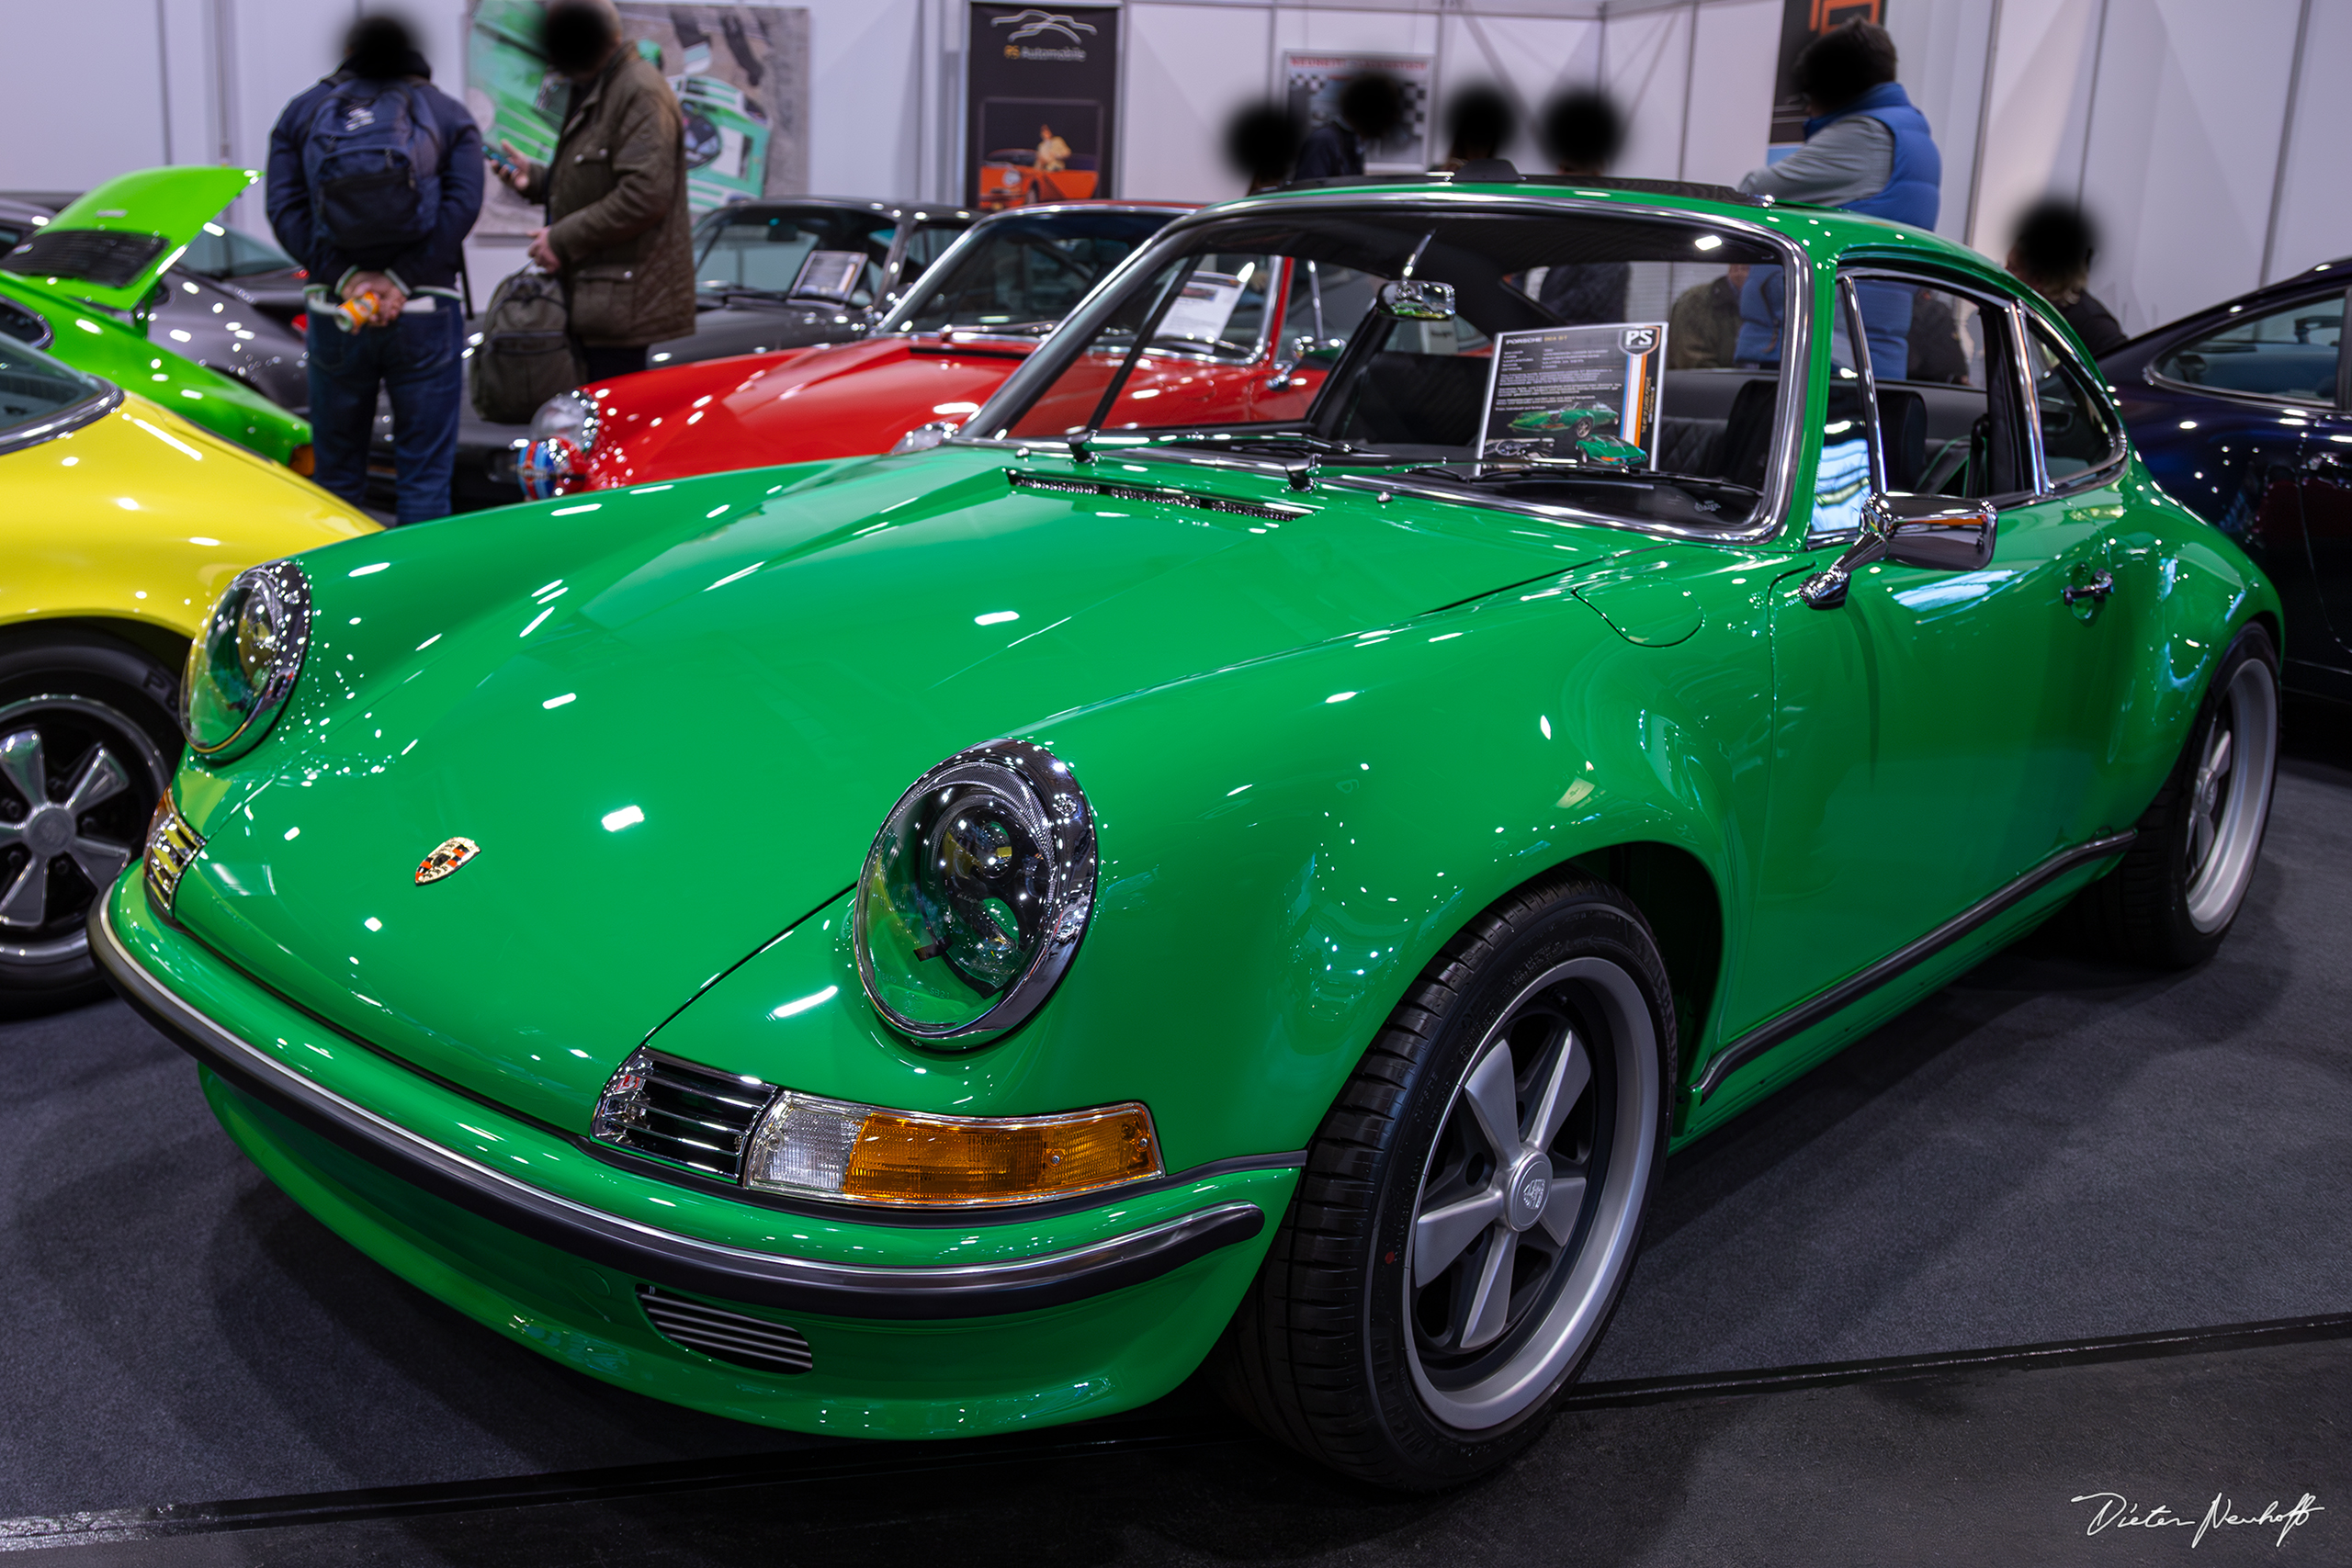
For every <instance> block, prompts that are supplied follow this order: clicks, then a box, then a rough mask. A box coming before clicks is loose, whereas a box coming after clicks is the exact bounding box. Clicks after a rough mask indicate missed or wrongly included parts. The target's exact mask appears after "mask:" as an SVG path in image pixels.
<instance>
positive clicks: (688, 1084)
mask: <svg viewBox="0 0 2352 1568" xmlns="http://www.w3.org/2000/svg"><path fill="white" fill-rule="evenodd" d="M774 1099H775V1085H774V1084H766V1083H762V1082H761V1081H760V1080H759V1079H757V1078H747V1077H739V1076H738V1075H736V1074H734V1073H721V1072H714V1071H713V1070H711V1069H710V1068H708V1067H704V1066H695V1064H694V1063H692V1062H682V1061H680V1060H679V1059H678V1058H677V1057H675V1056H665V1055H662V1053H661V1052H659V1051H648V1050H644V1049H642V1048H640V1049H639V1050H636V1051H632V1052H630V1053H629V1057H628V1061H626V1062H623V1063H622V1064H621V1065H620V1070H619V1071H617V1072H616V1073H615V1074H613V1076H612V1077H611V1078H610V1079H609V1080H608V1081H607V1082H606V1083H605V1093H604V1098H602V1099H601V1100H598V1101H597V1102H596V1122H595V1126H594V1133H595V1136H596V1139H597V1141H598V1142H600V1143H606V1144H610V1145H613V1146H614V1147H616V1148H622V1149H628V1150H631V1151H633V1152H635V1153H637V1154H641V1155H651V1156H653V1157H654V1158H655V1159H662V1160H668V1161H669V1162H670V1163H671V1164H673V1165H683V1166H684V1167H686V1168H688V1169H690V1170H699V1171H704V1172H707V1174H709V1175H712V1176H716V1177H720V1178H723V1179H726V1180H729V1181H739V1180H741V1179H742V1174H743V1145H745V1144H746V1143H748V1142H750V1140H751V1136H752V1128H753V1127H755V1126H757V1125H758V1124H759V1120H760V1112H762V1111H765V1110H766V1109H767V1108H768V1101H770V1100H774Z"/></svg>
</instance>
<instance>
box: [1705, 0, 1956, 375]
mask: <svg viewBox="0 0 2352 1568" xmlns="http://www.w3.org/2000/svg"><path fill="white" fill-rule="evenodd" d="M1895 65H1896V61H1895V54H1894V39H1893V38H1891V37H1889V36H1888V34H1887V30H1886V29H1885V28H1882V27H1880V26H1878V25H1877V24H1875V23H1872V22H1849V23H1847V24H1846V25H1845V26H1843V27H1839V28H1831V29H1830V30H1829V31H1828V32H1826V33H1824V34H1822V35H1821V36H1820V37H1819V38H1817V39H1814V40H1813V41H1812V42H1811V43H1809V44H1807V45H1805V47H1804V51H1803V52H1802V53H1800V54H1799V55H1798V56H1797V60H1796V71H1795V84H1796V88H1797V91H1798V92H1800V93H1802V94H1803V95H1804V99H1805V107H1807V108H1808V109H1810V110H1811V111H1812V113H1813V118H1810V119H1808V120H1806V121H1805V122H1804V146H1802V147H1800V148H1798V149H1797V150H1796V151H1795V152H1792V153H1790V154H1789V155H1788V156H1787V157H1785V158H1783V159H1781V161H1780V162H1779V163H1777V164H1767V165H1765V166H1764V167H1763V168H1760V169H1752V170H1750V171H1749V172H1748V173H1747V175H1745V176H1744V177H1742V178H1741V180H1740V182H1739V188H1740V189H1742V190H1744V191H1747V193H1749V194H1750V195H1752V196H1769V197H1771V198H1772V199H1773V200H1775V201H1801V202H1804V203H1807V204H1809V205H1811V206H1815V207H1836V208H1842V209H1845V210H1846V211H1848V212H1860V213H1862V214H1864V215H1865V216H1868V217H1871V218H1886V219H1892V220H1894V221H1895V222H1897V223H1908V224H1911V225H1913V226H1914V227H1916V228H1920V229H1933V228H1934V227H1935V226H1936V216H1937V213H1938V212H1939V210H1940V209H1941V206H1942V199H1943V155H1942V154H1941V153H1939V152H1937V151H1936V139H1935V137H1934V135H1933V134H1932V133H1931V132H1930V131H1929V130H1928V117H1927V116H1925V115H1923V114H1921V113H1920V112H1919V111H1918V110H1917V108H1915V107H1912V104H1911V99H1910V96H1909V95H1907V94H1905V92H1904V90H1903V85H1902V84H1901V83H1899V82H1897V81H1896V80H1895V79H1894V75H1895ZM1779 276H1780V269H1779V268H1778V267H1758V268H1757V269H1756V270H1755V272H1754V273H1753V274H1751V275H1750V276H1749V278H1748V283H1747V290H1746V291H1745V293H1744V294H1743V297H1742V299H1741V301H1740V305H1741V332H1740V342H1739V348H1738V356H1739V358H1740V359H1741V360H1742V361H1743V362H1744V363H1747V364H1756V365H1769V364H1775V363H1777V362H1778V361H1779V359H1780V337H1781V333H1780V322H1779V315H1780V312H1779V310H1778V308H1777V307H1778V300H1777V299H1767V298H1765V295H1766V294H1767V292H1768V290H1767V288H1766V281H1767V279H1768V278H1769V279H1770V281H1772V282H1775V283H1777V282H1778V280H1779ZM1856 292H1857V294H1858V295H1859V296H1860V302H1861V307H1862V327H1863V332H1864V334H1865V335H1866V336H1867V337H1868V338H1869V340H1870V347H1871V367H1872V369H1873V370H1874V371H1875V372H1876V374H1877V375H1878V376H1879V377H1881V378H1887V379H1893V378H1901V377H1905V376H1907V375H1908V373H1909V368H1910V365H1909V356H1910V349H1909V343H1910V333H1911V304H1912V295H1913V291H1912V290H1911V289H1909V288H1905V287H1903V286H1902V285H1900V284H1889V283H1865V284H1862V285H1861V286H1860V288H1858V289H1857V290H1856ZM1748 296H1754V298H1753V299H1751V298H1748Z"/></svg>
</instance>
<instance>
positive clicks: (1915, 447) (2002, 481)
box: [1815, 274, 2038, 532]
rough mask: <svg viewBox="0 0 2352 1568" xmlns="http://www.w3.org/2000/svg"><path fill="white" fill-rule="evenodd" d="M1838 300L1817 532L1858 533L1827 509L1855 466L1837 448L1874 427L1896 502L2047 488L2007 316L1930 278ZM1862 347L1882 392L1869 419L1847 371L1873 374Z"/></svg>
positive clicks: (1871, 281)
mask: <svg viewBox="0 0 2352 1568" xmlns="http://www.w3.org/2000/svg"><path fill="white" fill-rule="evenodd" d="M1839 297H1840V299H1841V301H1842V303H1841V306H1840V309H1839V310H1838V321H1837V325H1836V329H1835V331H1834V333H1833V334H1832V337H1831V355H1832V362H1833V366H1834V367H1835V368H1834V371H1833V374H1834V375H1835V377H1836V379H1835V380H1834V381H1833V382H1832V384H1831V388H1830V392H1829V400H1828V411H1827V413H1826V427H1825V429H1824V431H1823V444H1822V471H1821V474H1820V477H1819V479H1818V480H1817V485H1818V487H1819V489H1818V494H1817V499H1816V502H1815V516H1816V518H1817V519H1822V520H1820V521H1816V522H1815V530H1816V531H1823V530H1834V531H1837V532H1844V531H1846V530H1848V529H1850V528H1852V527H1853V526H1854V520H1853V518H1852V517H1851V516H1849V515H1844V514H1842V513H1825V512H1824V511H1823V510H1822V508H1823V506H1824V504H1825V502H1826V498H1827V496H1828V494H1829V493H1830V492H1831V491H1838V492H1839V493H1841V494H1842V492H1843V488H1844V486H1845V485H1846V484H1847V483H1848V482H1849V476H1848V475H1847V472H1846V470H1847V469H1848V468H1850V467H1851V465H1852V462H1853V458H1852V457H1851V456H1850V455H1849V453H1847V452H1846V451H1844V450H1843V449H1842V448H1841V447H1838V446H1836V445H1835V443H1836V442H1837V440H1838V433H1839V431H1840V429H1841V427H1843V426H1847V425H1851V426H1853V427H1856V428H1866V426H1865V423H1864V422H1868V424H1869V425H1874V426H1875V431H1876V438H1877V441H1878V446H1879V456H1880V460H1881V462H1882V463H1883V465H1884V482H1885V485H1886V490H1887V491H1888V493H1890V494H1894V495H1955V496H1966V497H1971V498H1973V499H1978V500H1989V499H1992V498H1994V497H2014V496H2022V495H2026V494H2030V493H2031V492H2032V491H2034V490H2035V489H2036V488H2038V481H2037V479H2036V477H2035V476H2034V475H2033V473H2032V472H2031V468H2032V464H2031V461H2030V457H2031V448H2030V445H2029V443H2028V441H2027V437H2026V426H2025V423H2024V411H2023V409H2022V408H2021V406H2020V403H2021V398H2020V394H2019V392H2018V378H2017V374H2016V369H2015V367H2016V358H2015V355H2016V348H2015V340H2014V333H2013V331H2012V329H2011V327H2010V324H2009V311H2008V309H2007V306H2006V305H2004V304H2002V303H2000V302H1999V301H1997V300H1995V299H1979V298H1978V297H1976V296H1974V295H1972V294H1964V293H1962V292H1959V291H1957V290H1954V289H1949V288H1943V287H1941V286H1940V285H1938V284H1935V283H1931V282H1928V281H1926V280H1924V279H1917V280H1915V279H1910V278H1904V277H1896V276H1885V275H1871V274H1862V275H1858V276H1851V277H1847V278H1842V279H1840V294H1839ZM1857 336H1859V337H1860V353H1861V355H1863V356H1865V357H1866V358H1867V361H1868V364H1869V368H1870V373H1871V384H1872V387H1873V389H1874V390H1875V391H1876V393H1877V402H1876V406H1875V407H1872V408H1869V409H1864V408H1863V407H1862V396H1861V390H1860V378H1858V377H1857V376H1855V375H1854V374H1853V372H1852V371H1851V370H1850V369H1849V368H1848V367H1850V366H1855V365H1860V363H1862V359H1861V358H1858V357H1856V355H1857V346H1856V343H1855V340H1856V338H1857ZM1853 504H1854V505H1857V506H1859V505H1860V498H1859V497H1857V498H1856V500H1855V502H1853ZM1833 517H1835V518H1837V520H1836V521H1829V520H1828V519H1830V518H1833Z"/></svg>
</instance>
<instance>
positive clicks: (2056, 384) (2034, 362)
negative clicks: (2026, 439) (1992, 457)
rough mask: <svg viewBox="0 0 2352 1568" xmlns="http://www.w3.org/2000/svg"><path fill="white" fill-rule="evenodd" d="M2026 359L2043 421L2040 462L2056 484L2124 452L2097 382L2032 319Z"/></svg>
mask: <svg viewBox="0 0 2352 1568" xmlns="http://www.w3.org/2000/svg"><path fill="white" fill-rule="evenodd" d="M2027 320H2028V321H2030V322H2031V331H2030V333H2029V334H2028V347H2027V350H2026V355H2027V358H2026V363H2027V365H2028V366H2029V367H2030V369H2031V370H2032V372H2033V396H2034V403H2035V405H2036V407H2035V413H2036V416H2037V417H2038V418H2039V419H2040V420H2041V466H2042V469H2043V471H2044V472H2045V473H2046V474H2047V475H2048V476H2049V479H2050V482H2051V483H2052V484H2053V485H2059V484H2064V483H2065V482H2066V481H2067V480H2068V479H2072V478H2073V477H2074V476H2075V475H2076V474H2081V473H2087V472H2089V471H2090V470H2091V469H2093V468H2104V467H2106V466H2107V464H2108V463H2109V462H2110V461H2112V460H2113V459H2114V458H2115V457H2118V456H2119V455H2120V454H2121V452H2122V450H2123V433H2122V431H2121V430H2120V428H2119V427H2118V426H2117V424H2116V423H2115V413H2114V411H2113V410H2112V409H2110V408H2109V406H2108V402H2107V399H2106V397H2105V396H2104V395H2103V394H2102V393H2101V392H2100V391H2099V390H2098V385H2097V384H2096V383H2095V382H2093V381H2092V380H2091V378H2089V377H2088V376H2087V375H2086V373H2085V372H2084V370H2083V368H2082V367H2081V366H2080V365H2079V364H2078V363H2077V362H2076V361H2075V356H2074V355H2072V354H2071V353H2069V352H2068V351H2067V350H2066V349H2065V348H2064V347H2063V346H2061V345H2060V344H2059V342H2058V339H2057V337H2056V336H2055V335H2054V334H2053V333H2051V332H2050V330H2049V329H2048V328H2046V327H2044V326H2043V325H2042V324H2041V322H2040V321H2033V319H2032V318H2031V317H2030V316H2029V317H2028V318H2027Z"/></svg>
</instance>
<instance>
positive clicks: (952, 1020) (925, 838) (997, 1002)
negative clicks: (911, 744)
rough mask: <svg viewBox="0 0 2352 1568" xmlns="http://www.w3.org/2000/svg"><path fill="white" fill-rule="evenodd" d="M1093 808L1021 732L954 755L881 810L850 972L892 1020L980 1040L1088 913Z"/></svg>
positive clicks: (914, 1030)
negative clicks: (1019, 737)
mask: <svg viewBox="0 0 2352 1568" xmlns="http://www.w3.org/2000/svg"><path fill="white" fill-rule="evenodd" d="M1096 868H1097V859H1096V850H1095V827H1094V812H1093V808H1092V807H1091V806H1090V805H1089V804H1088V803H1087V799H1086V795H1085V793H1084V792H1083V791H1082V790H1080V788H1079V785H1078V781H1077V779H1076V778H1074V777H1073V776H1071V773H1070V771H1069V764H1068V763H1066V762H1063V761H1061V760H1060V759H1058V758H1057V757H1056V756H1055V755H1054V754H1053V753H1052V752H1050V751H1048V750H1046V749H1045V748H1044V747H1042V746H1039V745H1036V744H1035V743H1034V742H1031V741H1026V740H990V741H988V742H987V743H985V744H983V745H979V746H975V747H972V748H971V749H969V750H964V751H958V752H957V753H956V755H954V756H952V757H950V758H948V759H947V760H946V761H944V762H941V763H940V764H939V765H938V766H936V767H934V768H933V769H931V770H930V771H929V772H928V773H924V774H923V775H922V778H920V779H917V780H916V781H915V783H914V784H913V786H912V787H911V788H910V789H909V790H908V791H907V792H906V794H904V795H900V796H899V801H898V804H897V805H895V806H893V807H891V808H890V812H889V814H888V816H887V817H885V818H883V821H882V828H881V830H880V831H879V832H878V833H876V835H875V839H874V845H873V848H872V849H871V850H869V851H868V852H867V853H866V857H865V870H864V872H863V874H861V875H860V876H859V878H858V885H857V901H856V909H855V912H854V915H853V917H852V919H851V928H850V929H851V932H852V938H853V942H854V947H855V951H856V956H857V973H858V979H859V981H860V982H861V984H863V985H864V987H865V995H866V998H867V999H868V1000H869V1001H871V1002H872V1003H873V1004H874V1007H875V1010H876V1011H877V1012H879V1013H880V1014H881V1015H882V1017H883V1018H884V1019H885V1020H887V1021H888V1022H889V1024H890V1025H891V1027H893V1028H895V1029H897V1030H899V1032H901V1033H904V1034H906V1035H908V1036H910V1037H911V1038H913V1039H915V1040H918V1041H921V1042H922V1043H926V1044H932V1045H939V1046H946V1047H950V1048H956V1049H963V1048H967V1047H970V1046H974V1045H979V1044H983V1043H987V1042H988V1041H990V1040H993V1039H995V1038H997V1037H998V1036H1000V1035H1001V1034H1003V1033H1005V1032H1008V1031H1010V1030H1012V1029H1013V1028H1016V1027H1017V1026H1019V1025H1020V1024H1021V1023H1022V1022H1023V1021H1026V1020H1027V1019H1028V1018H1029V1016H1030V1015H1031V1014H1033V1013H1035V1011H1036V1010H1037V1009H1038V1008H1039V1007H1041V1006H1043V1005H1044V1003H1045V1000H1046V998H1047V997H1049V996H1051V995H1052V994H1053V990H1054V987H1055V986H1057V984H1059V983H1060V981H1061V977H1062V975H1063V973H1064V972H1065V971H1066V970H1068V969H1069V964H1070V960H1071V959H1072V958H1074V957H1075V956H1076V955H1077V953H1078V947H1079V942H1080V939H1081V938H1083V937H1084V936H1085V934H1086V927H1087V924H1088V922H1089V920H1090V919H1091V918H1092V915H1093V911H1094V883H1095V872H1096Z"/></svg>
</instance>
